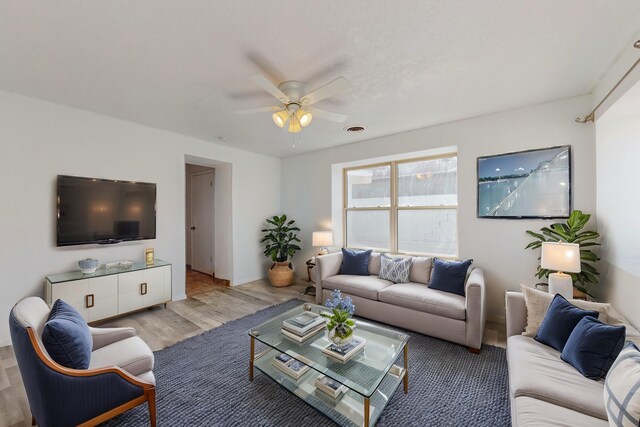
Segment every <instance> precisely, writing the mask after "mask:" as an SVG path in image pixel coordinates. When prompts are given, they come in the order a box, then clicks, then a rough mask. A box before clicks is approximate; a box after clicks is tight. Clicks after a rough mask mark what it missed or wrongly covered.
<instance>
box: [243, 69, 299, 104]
mask: <svg viewBox="0 0 640 427" xmlns="http://www.w3.org/2000/svg"><path fill="white" fill-rule="evenodd" d="M249 78H250V79H251V80H253V82H254V83H255V84H257V85H258V86H260V87H261V88H262V89H264V90H266V91H267V92H269V93H270V94H271V95H273V96H275V97H276V98H277V99H278V100H279V101H280V102H282V103H283V104H286V103H287V102H289V101H290V100H289V97H288V96H287V95H285V94H284V92H282V91H281V90H280V89H278V88H277V87H276V85H274V84H273V83H271V81H270V80H269V79H267V78H266V77H265V76H263V75H262V74H253V75H250V76H249Z"/></svg>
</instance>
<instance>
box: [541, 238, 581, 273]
mask: <svg viewBox="0 0 640 427" xmlns="http://www.w3.org/2000/svg"><path fill="white" fill-rule="evenodd" d="M540 267H542V268H546V269H548V270H554V271H562V272H567V273H580V245H578V244H576V243H553V242H547V243H543V244H542V257H541V259H540Z"/></svg>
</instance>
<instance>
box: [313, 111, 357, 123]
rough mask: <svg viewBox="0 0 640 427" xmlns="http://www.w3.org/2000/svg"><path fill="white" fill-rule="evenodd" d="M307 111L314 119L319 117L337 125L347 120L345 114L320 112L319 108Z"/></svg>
mask: <svg viewBox="0 0 640 427" xmlns="http://www.w3.org/2000/svg"><path fill="white" fill-rule="evenodd" d="M308 110H309V111H311V114H313V115H314V116H316V117H321V118H323V119H327V120H331V121H333V122H338V123H343V122H344V121H345V120H347V119H348V118H349V116H347V115H346V114H340V113H334V112H332V111H327V110H321V109H319V108H309V109H308Z"/></svg>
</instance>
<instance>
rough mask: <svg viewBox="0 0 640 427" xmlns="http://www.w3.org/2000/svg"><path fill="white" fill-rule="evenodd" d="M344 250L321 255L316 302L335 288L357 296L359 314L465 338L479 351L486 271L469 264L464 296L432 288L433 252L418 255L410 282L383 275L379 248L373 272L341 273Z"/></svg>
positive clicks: (371, 264)
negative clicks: (423, 255) (471, 266)
mask: <svg viewBox="0 0 640 427" xmlns="http://www.w3.org/2000/svg"><path fill="white" fill-rule="evenodd" d="M342 256H343V255H342V253H341V252H336V253H331V254H328V255H322V256H318V257H316V302H317V303H318V304H322V303H323V302H324V301H326V299H327V298H329V296H330V294H331V292H332V291H333V290H334V289H337V290H339V291H341V293H342V294H343V295H348V296H350V297H351V298H352V299H353V303H354V304H355V306H356V313H355V314H356V316H360V317H364V318H367V319H372V320H376V321H379V322H383V323H386V324H389V325H394V326H398V327H401V328H405V329H409V330H412V331H416V332H420V333H422V334H425V335H430V336H432V337H436V338H441V339H444V340H447V341H452V342H454V343H457V344H462V345H464V346H467V347H468V348H469V351H472V352H474V353H477V352H479V351H480V347H481V345H482V334H483V332H484V324H485V319H486V305H485V298H486V297H485V285H484V273H483V271H482V270H481V269H480V268H473V269H470V270H471V271H470V272H469V273H468V275H467V278H466V283H465V296H461V295H456V294H453V293H449V292H443V291H439V290H435V289H430V288H429V287H428V284H429V282H430V279H431V269H432V261H433V260H432V258H425V257H415V258H412V263H411V267H410V273H409V283H397V284H396V283H393V282H390V281H388V280H384V279H380V278H378V274H379V273H380V266H381V259H380V256H381V255H380V254H379V253H376V252H372V253H371V258H370V260H369V275H368V276H356V275H347V274H339V272H340V267H341V265H342Z"/></svg>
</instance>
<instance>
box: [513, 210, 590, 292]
mask: <svg viewBox="0 0 640 427" xmlns="http://www.w3.org/2000/svg"><path fill="white" fill-rule="evenodd" d="M589 219H591V215H590V214H585V213H582V211H579V210H575V211H573V212H571V215H570V216H569V219H567V222H566V223H555V224H551V226H549V227H542V228H541V229H540V233H536V232H533V231H531V230H527V231H526V233H527V234H528V235H530V236H532V237H534V238H535V240H534V241H533V242H531V243H529V244H528V245H527V246H526V248H525V249H531V250H535V249H538V248H540V247H541V246H542V243H544V242H566V243H577V244H579V245H580V270H581V271H580V273H569V274H570V275H571V278H572V279H573V286H574V288H575V289H577V290H578V291H580V292H582V293H584V294H587V295H589V296H593V295H592V294H591V293H590V292H589V289H588V288H590V287H592V286H595V285H597V284H598V280H599V278H600V277H599V276H600V273H599V272H598V270H597V269H596V267H595V265H594V264H595V263H596V262H597V261H599V260H600V257H598V255H596V254H595V253H594V252H593V251H592V250H591V249H592V248H593V247H595V246H599V245H600V244H599V243H597V242H596V240H597V239H598V238H599V237H600V234H599V233H597V232H595V231H582V229H583V228H584V226H585V225H586V224H587V223H588V222H589ZM538 259H540V258H538ZM549 273H551V271H550V270H547V269H544V268H542V267H540V266H539V265H538V271H537V272H536V277H537V278H538V279H542V278H547V277H549ZM574 295H575V296H579V295H576V293H575V290H574Z"/></svg>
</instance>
